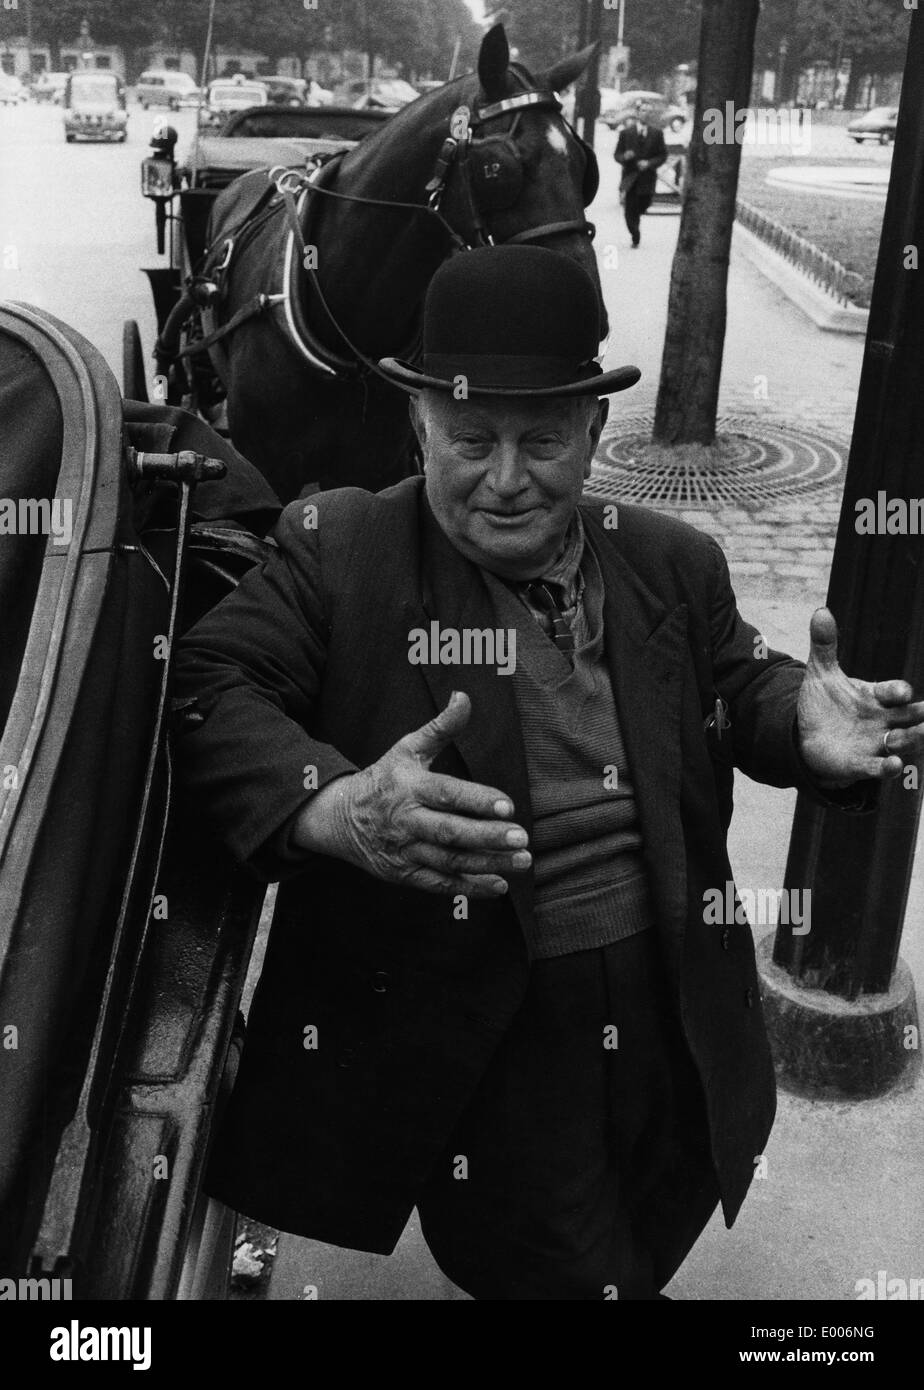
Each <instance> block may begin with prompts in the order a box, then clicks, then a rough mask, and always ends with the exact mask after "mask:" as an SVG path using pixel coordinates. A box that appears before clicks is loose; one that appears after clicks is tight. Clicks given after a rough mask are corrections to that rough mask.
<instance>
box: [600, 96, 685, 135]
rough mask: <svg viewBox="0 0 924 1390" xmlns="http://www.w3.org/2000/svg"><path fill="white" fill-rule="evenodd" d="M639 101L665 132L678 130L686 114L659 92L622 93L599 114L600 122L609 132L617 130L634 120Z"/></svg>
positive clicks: (681, 108) (680, 107)
mask: <svg viewBox="0 0 924 1390" xmlns="http://www.w3.org/2000/svg"><path fill="white" fill-rule="evenodd" d="M639 101H643V102H645V104H646V105H647V106H648V108H649V113H650V119H651V120H652V121H654V122H656V123H657V124H658V125H659V126H663V127H664V129H666V130H680V128H681V126H682V125H683V123H684V121H686V119H687V113H686V111H685V110H684V108H683V107H682V106H675V105H674V103H673V102H671V101H668V99H667V97H666V96H662V94H661V93H660V92H622V93H621V94H620V96H619V99H618V101H617V102H616V103H615V104H614V105H612V106H607V107H606V108H605V110H603V111H601V112H600V120H601V121H602V122H603V123H604V125H607V126H609V128H610V130H618V129H619V127H620V126H621V125H625V124H626V122H627V121H631V120H633V119H634V118H635V107H636V103H637V102H639Z"/></svg>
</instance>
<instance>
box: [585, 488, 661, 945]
mask: <svg viewBox="0 0 924 1390" xmlns="http://www.w3.org/2000/svg"><path fill="white" fill-rule="evenodd" d="M581 514H582V516H583V519H584V524H585V528H586V531H587V535H588V536H589V538H590V541H591V544H592V545H593V548H594V551H595V553H596V555H597V558H598V560H599V562H600V569H601V571H602V573H603V584H604V590H605V597H604V604H603V621H604V631H605V644H606V656H607V662H608V665H609V668H610V677H611V680H612V685H613V695H614V697H615V701H616V709H617V712H618V714H619V722H620V728H621V730H622V736H623V741H624V744H625V749H626V756H627V758H628V762H629V775H630V777H631V779H632V783H633V786H634V788H635V797H636V806H637V808H638V815H639V822H640V824H641V829H642V839H643V845H644V852H645V857H646V860H647V862H648V865H649V869H650V874H649V877H650V880H651V890H652V894H653V897H654V899H655V903H656V906H657V911H658V918H659V925H660V926H662V927H666V926H668V925H670V926H671V928H672V930H671V931H670V933H669V934H670V937H672V938H673V939H674V940H675V942H676V943H678V945H679V941H680V939H681V937H682V933H683V929H684V926H685V923H686V916H687V903H686V870H685V856H684V840H683V827H682V824H681V820H680V780H681V772H682V749H681V729H680V708H681V694H682V687H683V674H684V667H685V663H686V655H687V641H686V636H687V607H686V604H678V605H677V606H676V607H673V608H668V607H667V606H666V605H665V604H664V603H663V602H662V600H661V599H660V598H658V597H657V595H656V594H654V593H653V592H652V591H651V590H650V589H649V588H648V587H647V585H646V584H644V582H643V581H642V579H641V578H640V577H639V575H638V573H637V572H636V570H635V569H634V568H633V566H632V565H631V564H630V563H629V561H628V560H627V558H626V556H625V554H624V553H623V550H622V544H621V540H620V535H619V531H618V530H617V531H607V530H605V529H604V527H603V525H602V523H601V521H600V520H599V518H598V517H597V516H596V514H595V513H594V512H592V511H590V510H589V509H582V513H581Z"/></svg>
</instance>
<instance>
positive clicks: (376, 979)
mask: <svg viewBox="0 0 924 1390" xmlns="http://www.w3.org/2000/svg"><path fill="white" fill-rule="evenodd" d="M390 984H391V976H390V975H389V973H388V971H387V970H377V971H376V972H375V974H374V975H373V977H372V988H373V989H374V990H375V992H376V994H384V993H385V991H386V990H387V989H388V986H389V985H390Z"/></svg>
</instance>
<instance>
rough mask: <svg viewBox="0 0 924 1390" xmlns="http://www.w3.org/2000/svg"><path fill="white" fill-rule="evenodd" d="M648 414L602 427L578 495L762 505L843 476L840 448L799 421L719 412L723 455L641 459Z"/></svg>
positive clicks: (707, 505)
mask: <svg viewBox="0 0 924 1390" xmlns="http://www.w3.org/2000/svg"><path fill="white" fill-rule="evenodd" d="M651 427H652V419H651V416H647V415H635V416H623V417H621V418H620V419H619V420H617V421H615V422H614V423H613V425H611V426H610V427H608V428H607V429H606V430H604V433H603V438H602V440H601V444H600V448H599V450H598V453H597V457H596V459H595V460H594V465H593V471H592V474H591V476H590V478H589V479H588V480H587V484H586V486H585V492H587V493H589V494H591V495H592V496H594V497H612V498H614V499H616V500H617V501H622V502H641V503H656V504H657V505H659V506H664V507H690V508H696V507H705V508H714V507H722V506H741V505H744V506H748V505H755V506H763V505H766V503H767V502H768V501H774V500H777V499H787V498H789V499H792V498H799V497H804V496H805V495H806V493H815V492H818V491H821V490H823V489H828V490H831V489H832V488H833V486H834V485H835V484H838V483H839V482H840V481H841V480H842V475H843V472H844V466H845V463H846V455H847V449H846V447H845V446H844V445H843V444H841V443H839V442H837V441H835V440H833V439H830V438H828V437H826V436H824V435H822V434H818V433H816V432H815V431H813V430H811V429H805V428H804V427H803V426H801V425H799V426H791V425H788V424H786V423H784V422H782V421H767V420H757V419H751V418H749V417H747V416H728V415H725V416H721V417H720V418H719V420H718V422H717V425H716V431H717V434H718V435H719V436H721V437H722V439H723V442H724V445H725V448H726V456H725V457H724V458H723V459H722V460H721V461H720V462H716V463H712V462H710V461H709V459H708V457H707V456H706V455H705V451H703V453H704V457H703V461H702V462H700V461H699V460H697V459H695V458H694V459H690V458H689V457H688V458H687V459H685V460H678V462H677V463H676V464H674V465H670V466H667V467H665V465H664V463H663V462H661V461H655V460H653V459H651V458H646V457H645V452H644V451H645V449H646V446H648V445H649V444H650V443H651Z"/></svg>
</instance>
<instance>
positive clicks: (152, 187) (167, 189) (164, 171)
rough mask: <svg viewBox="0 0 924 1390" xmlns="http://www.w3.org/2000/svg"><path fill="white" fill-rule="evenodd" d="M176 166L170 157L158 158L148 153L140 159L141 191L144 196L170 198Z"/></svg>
mask: <svg viewBox="0 0 924 1390" xmlns="http://www.w3.org/2000/svg"><path fill="white" fill-rule="evenodd" d="M175 168H176V165H175V164H174V162H173V160H172V159H159V158H158V157H157V156H156V155H149V156H148V157H147V158H146V159H143V160H142V161H141V192H142V193H143V194H144V196H145V197H146V198H172V197H173V173H174V170H175Z"/></svg>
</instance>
